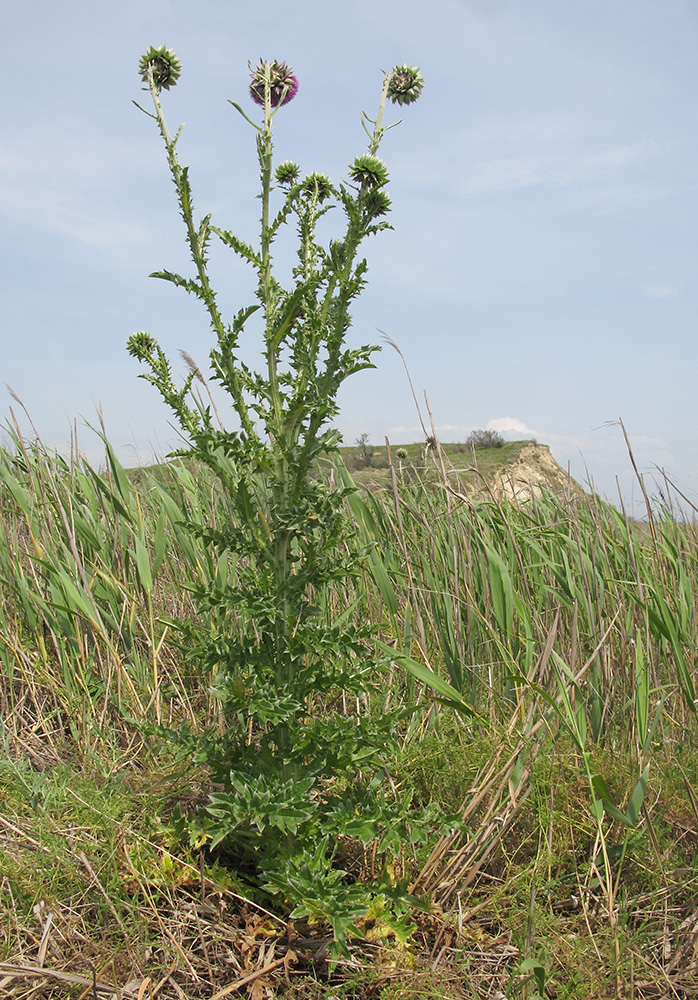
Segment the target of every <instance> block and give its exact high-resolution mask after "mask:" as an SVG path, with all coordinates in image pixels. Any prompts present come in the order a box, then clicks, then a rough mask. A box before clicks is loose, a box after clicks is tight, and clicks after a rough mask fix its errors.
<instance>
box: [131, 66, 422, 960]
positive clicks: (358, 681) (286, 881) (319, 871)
mask: <svg viewBox="0 0 698 1000" xmlns="http://www.w3.org/2000/svg"><path fill="white" fill-rule="evenodd" d="M139 69H140V73H141V78H142V80H143V82H144V85H145V89H146V90H147V91H148V92H149V93H150V96H151V98H152V102H153V108H154V110H153V112H150V111H146V112H145V113H146V114H148V115H149V116H150V117H152V118H153V119H154V120H155V122H156V123H157V126H158V129H159V131H160V134H161V136H162V139H163V141H164V144H165V150H166V154H167V162H168V166H169V169H170V173H171V175H172V179H173V181H174V184H175V188H176V191H177V198H178V201H179V209H180V213H181V216H182V219H183V221H184V226H185V230H186V239H187V244H188V247H189V252H190V255H191V261H192V264H193V274H192V275H191V276H188V277H187V276H184V275H181V274H176V273H173V272H171V271H166V270H163V271H159V272H157V273H156V274H155V275H154V277H159V278H162V279H164V280H166V281H170V282H172V283H173V284H175V285H178V286H179V287H181V288H183V289H185V291H187V292H188V293H189V294H191V295H194V296H195V297H196V298H198V299H199V300H200V301H201V303H202V304H203V306H204V308H205V310H206V312H207V313H208V319H209V322H210V326H211V330H212V333H213V346H212V347H211V351H210V355H209V357H210V367H211V377H212V379H213V380H214V381H215V382H217V383H218V385H219V386H220V387H222V389H223V390H224V391H225V393H227V395H228V396H229V398H230V401H231V402H232V406H233V409H234V413H235V415H236V421H237V426H236V427H235V428H233V429H221V427H220V426H219V424H218V423H217V414H216V409H215V407H213V413H214V415H215V416H216V420H214V416H212V412H211V410H212V404H211V405H208V404H205V403H204V401H203V400H202V399H201V397H200V396H199V395H198V394H197V391H196V389H197V387H196V385H194V380H195V379H196V378H197V377H198V379H199V380H200V379H201V373H200V371H199V369H198V368H197V367H196V366H194V367H192V368H191V371H190V374H189V375H188V376H187V378H186V379H185V380H184V382H183V384H181V385H177V384H176V383H175V380H174V377H173V374H172V367H171V364H170V361H169V359H168V358H167V356H166V355H165V353H164V351H163V350H162V348H161V347H160V346H159V345H158V343H157V341H156V340H155V338H153V337H152V336H151V335H150V334H149V333H145V332H142V331H141V332H139V333H135V334H133V336H132V337H131V338H130V340H129V343H128V350H129V352H130V353H131V354H132V355H133V356H134V357H136V358H137V359H138V360H139V361H141V362H142V363H143V364H144V365H145V366H146V368H147V369H148V370H147V372H146V373H144V374H143V375H142V377H143V378H145V379H147V380H148V381H150V382H151V383H152V384H153V385H155V386H156V388H157V389H158V390H159V391H160V394H161V396H162V398H163V399H164V401H165V402H166V404H167V405H168V406H169V407H170V409H171V410H172V412H173V413H174V415H175V417H176V419H177V421H178V423H179V425H180V427H181V429H182V431H183V433H184V435H185V436H186V438H187V439H188V442H189V444H190V452H189V453H190V454H191V455H192V456H193V457H195V458H196V459H197V460H198V461H199V462H202V463H205V464H206V465H207V466H209V467H210V468H211V469H212V470H213V472H214V473H215V475H216V476H217V478H218V480H219V482H220V485H221V496H222V503H221V508H220V510H221V516H220V518H218V519H217V520H216V523H215V524H211V525H209V526H207V527H206V528H205V529H201V527H199V528H198V531H199V533H200V534H203V536H204V538H205V540H206V542H207V544H208V545H209V546H210V547H211V549H212V550H213V551H215V553H216V557H217V565H218V572H217V576H216V578H215V579H214V580H212V581H211V583H210V585H209V586H206V587H201V586H200V587H198V590H197V597H198V601H199V605H200V609H201V612H202V615H201V620H202V621H204V622H206V623H207V624H206V625H205V626H201V625H197V626H196V627H195V626H193V625H190V626H188V627H184V628H183V632H184V636H183V640H182V641H183V644H184V645H185V647H186V648H187V651H188V655H189V656H190V657H193V658H194V659H195V660H196V661H197V663H198V664H199V665H200V667H201V673H202V676H209V677H213V678H215V680H214V682H213V688H212V690H213V693H214V695H215V697H216V698H217V699H218V701H219V703H220V706H221V718H220V725H219V726H218V727H217V728H216V730H215V731H211V732H207V733H205V734H203V736H201V735H199V736H196V737H191V740H192V743H191V745H192V748H193V751H194V753H195V754H196V755H197V757H198V759H199V760H201V761H204V762H205V763H206V764H207V765H208V766H209V767H210V769H211V774H212V778H213V780H214V781H215V782H216V783H217V784H218V786H219V787H220V788H221V789H222V790H221V791H218V792H216V793H215V794H212V795H211V797H210V801H209V803H208V805H207V807H206V808H205V810H204V815H203V817H202V831H203V832H202V836H203V837H204V838H205V839H207V840H208V841H209V843H210V844H211V845H212V846H214V847H215V846H216V845H218V844H224V845H225V846H226V848H227V849H228V850H229V851H231V852H232V853H233V855H234V856H237V857H238V858H239V860H240V862H241V865H242V864H244V865H245V870H246V871H247V872H249V873H250V874H249V877H250V879H251V880H252V882H253V884H254V885H256V887H257V888H258V889H259V888H260V887H261V888H262V889H263V890H264V891H266V892H267V893H269V894H271V895H272V896H276V897H277V899H278V900H279V901H280V902H281V904H282V905H285V906H286V907H287V910H288V911H290V912H291V913H292V915H294V916H296V917H300V916H306V917H310V918H314V919H320V918H324V919H327V920H329V921H330V923H331V924H332V927H333V930H334V937H335V942H336V944H337V947H340V948H341V947H343V944H344V940H345V937H346V934H347V932H348V930H349V929H351V928H353V927H354V921H355V920H356V919H357V918H358V917H360V916H361V915H362V914H364V913H366V912H367V910H368V909H369V907H370V908H372V909H371V912H372V914H373V915H374V916H375V915H376V914H381V913H382V914H383V918H384V919H393V922H395V920H396V919H398V918H396V916H395V912H396V911H395V908H394V906H393V907H391V906H389V905H388V900H389V897H395V896H396V888H395V886H393V885H391V884H390V881H389V880H388V882H386V884H385V885H383V886H374V887H373V888H372V889H369V888H368V887H367V886H365V885H363V884H359V883H355V884H352V883H351V882H350V881H349V882H348V881H347V879H346V878H345V873H344V872H342V871H341V870H340V868H339V867H338V864H337V861H336V858H335V845H336V843H337V838H339V837H340V835H344V836H345V837H347V836H348V837H351V838H355V839H357V840H358V841H361V842H364V843H368V842H371V841H372V842H374V843H377V849H378V852H379V853H381V852H388V851H392V850H395V849H397V848H399V846H400V844H401V843H402V842H403V840H404V839H405V838H406V837H407V836H408V830H409V831H410V833H411V836H412V839H414V838H415V836H417V835H418V833H417V830H418V828H419V827H420V823H419V822H417V820H416V819H415V817H414V816H413V815H412V812H411V808H410V803H409V801H405V800H400V798H399V796H397V795H396V794H393V793H388V792H386V790H385V789H384V787H383V785H382V782H381V781H380V780H379V779H378V776H379V775H380V774H381V773H382V770H383V769H384V764H385V762H384V759H383V754H384V753H385V748H386V745H387V744H388V743H389V740H390V731H389V728H386V727H387V726H388V723H387V722H386V721H385V720H384V721H383V722H381V721H380V720H378V721H376V720H372V719H371V717H370V715H369V713H367V712H362V713H358V712H354V713H353V714H352V713H350V712H337V711H333V712H332V713H328V712H323V711H313V704H314V703H315V702H317V701H318V699H319V700H320V702H321V703H324V704H325V705H326V704H328V703H329V701H330V699H332V698H333V697H334V698H335V702H339V703H342V702H346V700H347V699H346V697H345V698H344V699H339V698H338V695H339V694H341V693H344V695H345V696H346V693H351V695H352V696H353V698H352V699H351V701H352V703H353V704H354V705H363V706H366V705H367V704H368V701H369V699H370V695H371V692H372V689H373V688H374V687H375V686H376V685H377V684H378V683H379V680H380V671H381V669H382V667H381V662H380V661H379V660H378V659H377V658H376V657H375V655H374V654H373V653H372V650H371V645H370V639H371V634H370V630H369V628H368V627H367V626H366V624H365V623H362V622H361V621H359V620H358V618H357V616H356V615H354V614H353V613H352V609H351V608H349V609H348V610H347V609H344V611H343V613H342V614H341V615H340V614H338V613H337V614H335V615H334V616H333V615H332V614H331V612H330V610H329V604H330V602H329V600H328V587H329V585H330V584H332V583H336V582H337V581H342V580H348V579H350V578H351V577H353V576H356V575H357V574H358V573H359V572H360V568H361V565H362V560H363V558H364V556H365V555H366V552H365V551H364V550H363V549H362V548H361V546H360V544H359V543H358V541H357V540H356V536H355V533H354V531H353V529H352V525H351V523H350V521H349V520H348V517H347V514H346V494H347V490H346V489H344V490H337V489H333V488H331V487H330V486H329V485H328V483H327V482H326V479H325V478H324V477H323V475H322V474H321V472H320V471H319V470H320V465H321V463H322V461H323V460H325V459H327V458H329V457H331V456H332V453H333V452H335V451H336V448H337V445H338V442H339V440H340V436H339V434H338V433H337V431H336V430H334V429H332V428H331V426H330V421H331V420H332V418H333V417H334V416H335V415H336V414H337V412H338V406H337V394H338V391H339V389H340V387H341V385H342V384H343V383H344V382H345V381H346V380H347V379H348V378H349V377H350V376H352V375H354V374H355V373H357V372H359V371H361V370H362V369H365V368H370V367H373V365H372V360H371V358H372V354H373V352H374V351H376V350H378V348H377V347H376V346H374V345H370V344H369V345H364V346H361V347H350V346H348V344H347V335H348V332H349V329H350V326H351V315H350V308H351V306H352V303H353V301H354V300H355V299H356V297H357V296H358V295H359V294H360V292H361V290H362V289H363V287H364V285H365V282H366V269H367V264H366V260H365V259H364V257H363V256H362V253H361V248H362V245H363V243H364V241H365V240H366V239H367V238H368V237H369V236H372V235H374V234H376V233H378V232H380V231H381V230H383V229H386V228H389V225H388V222H387V220H386V216H387V215H388V213H389V211H390V199H389V197H388V194H387V191H386V187H387V183H388V169H387V167H386V165H385V163H384V162H383V161H382V159H381V158H380V157H379V156H378V150H379V147H380V145H381V141H382V139H383V137H384V134H385V132H386V131H387V129H388V128H390V127H392V126H390V125H389V126H384V124H383V116H384V112H385V108H386V105H387V104H388V103H389V102H392V103H397V104H400V105H404V104H409V103H411V102H412V101H414V100H416V99H417V97H418V96H419V93H420V91H421V89H422V86H423V80H422V76H421V74H420V73H419V71H418V70H416V69H414V68H413V67H409V66H400V67H396V68H395V69H393V70H392V71H391V72H389V73H385V74H384V81H383V87H382V91H381V96H380V101H379V107H378V113H377V116H376V118H375V120H373V119H370V118H368V117H367V116H366V115H365V114H364V115H363V118H362V123H363V126H364V129H365V131H366V132H367V134H368V137H369V144H368V150H367V151H366V152H365V153H362V154H360V155H358V156H357V157H356V158H355V159H354V161H353V162H352V163H351V164H350V165H349V168H348V179H347V180H346V181H345V182H343V183H340V184H338V185H335V184H334V183H332V181H330V179H329V178H327V177H325V176H324V175H323V174H319V173H313V172H311V173H306V174H304V173H303V172H302V170H301V168H300V166H299V165H297V164H296V163H293V162H290V161H288V160H284V161H281V162H280V163H279V164H278V165H277V166H276V167H275V166H274V144H273V126H274V124H275V118H276V115H277V114H278V113H279V112H280V111H281V112H282V109H283V108H284V106H285V105H286V104H288V102H289V101H291V100H292V99H293V98H294V97H295V96H296V94H297V92H298V80H297V79H296V77H295V75H294V74H293V72H292V70H291V69H290V67H289V66H287V65H286V64H285V63H283V62H276V61H268V60H267V61H261V62H260V63H259V64H258V65H257V66H256V67H254V68H252V67H250V69H251V71H252V73H251V80H252V82H251V85H250V97H251V99H252V101H253V102H254V104H256V105H258V106H259V107H261V109H262V118H261V122H259V123H257V122H255V121H254V120H253V119H252V118H251V117H250V116H248V114H247V112H246V111H245V110H244V109H243V108H242V107H241V106H240V105H239V104H237V103H235V102H233V101H231V102H230V103H231V104H232V105H233V107H234V108H235V109H236V110H237V111H238V112H239V113H240V115H241V116H242V118H243V119H244V120H245V121H246V122H247V123H248V124H249V125H250V126H251V127H252V128H253V130H254V132H255V140H256V146H257V157H258V161H259V171H260V182H261V195H260V198H261V206H262V211H261V220H260V231H259V237H258V240H257V242H256V243H255V244H254V245H253V244H252V243H249V242H247V241H246V240H244V239H242V238H241V237H240V236H239V235H236V234H235V233H234V232H232V231H231V230H227V229H221V228H219V227H217V226H215V225H213V223H212V221H211V216H210V215H205V216H204V217H203V218H201V219H196V218H195V215H194V208H193V200H192V192H191V186H190V181H189V172H188V169H187V167H185V166H182V165H181V164H180V162H179V158H178V154H177V144H178V141H179V138H180V135H181V131H182V127H181V126H180V128H179V129H178V130H177V132H176V133H175V134H174V135H172V133H171V132H170V130H169V128H168V126H167V123H166V120H165V115H164V112H163V108H162V103H161V97H162V91H163V89H170V88H171V87H172V86H173V85H174V84H175V83H176V82H177V80H178V77H179V74H180V65H179V61H178V60H177V57H176V55H175V54H174V53H173V52H172V51H171V50H169V49H167V48H165V47H162V48H160V49H155V48H151V49H149V50H148V52H147V53H146V54H145V55H144V56H143V58H142V59H141V62H140V67H139ZM141 110H145V109H143V108H141ZM282 113H283V112H282ZM395 124H397V123H395ZM334 208H338V209H339V210H340V212H341V213H342V216H343V223H342V234H341V235H340V236H338V237H336V238H334V239H331V240H330V241H329V243H328V245H327V246H323V245H322V244H321V243H320V242H319V240H318V238H317V236H316V229H317V225H318V222H319V221H320V219H322V218H323V217H324V216H325V215H326V214H327V213H328V212H329V211H330V209H334ZM291 223H295V226H296V230H297V234H298V247H297V254H296V263H295V266H294V267H293V271H292V284H291V286H290V287H288V288H287V287H284V286H283V285H282V284H281V282H280V281H279V279H278V278H277V277H276V275H275V273H274V268H273V260H272V247H273V244H274V241H275V240H276V239H277V237H278V235H279V234H280V232H281V231H282V230H283V228H284V227H286V226H288V225H289V224H291ZM213 237H216V238H217V239H218V240H219V241H220V242H222V243H223V244H224V245H225V246H227V247H229V248H230V249H231V250H232V251H233V252H234V253H235V254H236V255H237V256H238V257H239V258H241V259H242V260H243V261H245V263H246V264H247V265H248V266H249V267H251V268H252V269H253V271H254V272H255V275H256V279H257V287H256V301H254V302H252V303H250V304H248V305H246V306H244V307H243V308H241V309H240V311H239V312H238V313H237V314H236V315H235V316H234V318H233V320H232V322H228V321H227V320H226V319H225V318H224V316H223V314H222V312H221V309H220V307H219V305H218V299H217V296H216V292H215V291H214V289H213V287H212V286H211V283H210V280H209V274H208V254H209V246H210V242H211V240H212V238H213ZM255 314H257V315H256V316H255ZM253 316H255V319H254V320H252V317H253ZM260 319H261V325H262V334H263V351H262V356H261V364H260V366H259V371H255V370H253V369H252V368H251V367H249V366H248V365H247V364H245V363H244V362H243V361H242V360H241V357H240V343H241V340H242V338H243V336H244V335H245V334H246V332H247V331H248V326H249V324H250V321H251V320H252V322H253V323H257V322H259V320H260ZM182 739H184V737H182ZM383 911H385V912H384V913H383ZM390 912H392V913H393V917H392V918H390V917H389V913H390ZM400 919H401V918H400ZM398 922H399V919H398ZM354 929H355V928H354Z"/></svg>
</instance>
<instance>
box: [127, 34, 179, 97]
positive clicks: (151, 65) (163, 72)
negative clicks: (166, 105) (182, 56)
mask: <svg viewBox="0 0 698 1000" xmlns="http://www.w3.org/2000/svg"><path fill="white" fill-rule="evenodd" d="M138 70H139V72H140V74H141V80H142V81H143V83H145V84H146V90H147V89H148V87H149V86H150V73H152V76H153V83H154V85H155V88H156V89H157V91H158V93H160V91H161V90H163V89H164V90H169V89H170V87H174V85H175V84H176V83H177V80H178V79H179V77H180V75H181V73H182V64H181V63H180V61H179V59H178V58H177V55H176V53H175V52H173V51H172V49H168V48H167V46H165V45H161V46H160V48H159V49H156V48H154V47H153V46H152V45H151V46H150V48H149V49H148V51H147V52H146V53H145V55H144V56H141V58H140V62H139V63H138Z"/></svg>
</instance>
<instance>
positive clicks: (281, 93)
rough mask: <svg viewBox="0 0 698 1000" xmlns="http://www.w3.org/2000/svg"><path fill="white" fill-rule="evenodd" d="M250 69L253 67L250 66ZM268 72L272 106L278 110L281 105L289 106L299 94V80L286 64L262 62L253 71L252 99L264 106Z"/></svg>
mask: <svg viewBox="0 0 698 1000" xmlns="http://www.w3.org/2000/svg"><path fill="white" fill-rule="evenodd" d="M250 69H252V67H251V66H250ZM267 72H268V73H269V92H270V94H271V106H272V108H277V107H279V106H280V105H283V104H288V102H289V101H292V100H293V98H294V97H295V96H296V94H297V93H298V80H297V78H296V77H295V76H294V75H293V72H292V70H291V67H290V66H287V65H286V63H285V62H277V61H276V60H274V61H273V62H269V61H268V60H261V61H260V62H259V63H258V64H257V67H256V68H255V69H254V70H253V71H252V73H251V76H252V83H251V84H250V97H251V98H252V100H253V101H255V102H256V103H257V104H261V105H262V106H264V88H265V86H266V79H267Z"/></svg>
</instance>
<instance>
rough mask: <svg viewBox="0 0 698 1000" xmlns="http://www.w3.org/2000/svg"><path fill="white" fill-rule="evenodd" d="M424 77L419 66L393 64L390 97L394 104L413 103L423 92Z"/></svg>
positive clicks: (389, 89) (389, 85)
mask: <svg viewBox="0 0 698 1000" xmlns="http://www.w3.org/2000/svg"><path fill="white" fill-rule="evenodd" d="M423 87H424V77H423V76H422V74H421V73H420V72H419V68H418V67H417V66H393V68H392V69H391V71H390V82H389V83H388V97H389V98H390V100H391V101H392V102H393V104H412V103H413V101H416V100H417V98H418V97H419V95H420V94H421V93H422V88H423Z"/></svg>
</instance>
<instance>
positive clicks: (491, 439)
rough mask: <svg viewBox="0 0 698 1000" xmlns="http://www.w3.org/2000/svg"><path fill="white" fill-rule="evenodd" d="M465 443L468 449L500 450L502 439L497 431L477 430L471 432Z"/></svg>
mask: <svg viewBox="0 0 698 1000" xmlns="http://www.w3.org/2000/svg"><path fill="white" fill-rule="evenodd" d="M465 443H466V445H468V447H469V448H501V447H502V445H503V444H504V438H503V437H502V435H501V434H500V433H499V431H485V430H482V429H479V430H475V431H471V433H470V434H469V436H468V439H467V441H466V442H465Z"/></svg>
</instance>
